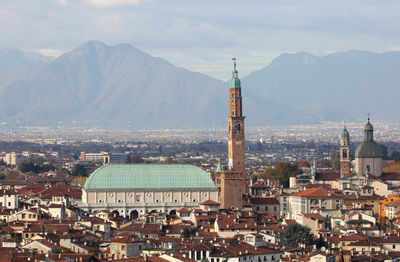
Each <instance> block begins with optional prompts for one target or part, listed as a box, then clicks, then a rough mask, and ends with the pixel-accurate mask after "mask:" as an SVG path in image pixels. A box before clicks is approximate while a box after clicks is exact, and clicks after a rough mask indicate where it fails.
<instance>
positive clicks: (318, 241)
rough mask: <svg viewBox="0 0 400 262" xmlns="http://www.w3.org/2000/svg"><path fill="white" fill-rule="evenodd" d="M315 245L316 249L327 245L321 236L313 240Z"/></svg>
mask: <svg viewBox="0 0 400 262" xmlns="http://www.w3.org/2000/svg"><path fill="white" fill-rule="evenodd" d="M315 245H316V247H317V248H318V249H321V247H327V244H326V242H325V241H324V239H323V238H322V237H321V236H320V237H319V238H318V239H317V240H316V241H315Z"/></svg>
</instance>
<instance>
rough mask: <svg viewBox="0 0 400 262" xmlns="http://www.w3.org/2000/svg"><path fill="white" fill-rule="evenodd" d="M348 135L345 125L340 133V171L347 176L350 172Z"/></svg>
mask: <svg viewBox="0 0 400 262" xmlns="http://www.w3.org/2000/svg"><path fill="white" fill-rule="evenodd" d="M350 162H351V159H350V135H349V132H348V131H347V128H346V126H344V129H343V131H342V134H341V135H340V172H341V174H343V175H345V176H347V175H350V173H351V163H350Z"/></svg>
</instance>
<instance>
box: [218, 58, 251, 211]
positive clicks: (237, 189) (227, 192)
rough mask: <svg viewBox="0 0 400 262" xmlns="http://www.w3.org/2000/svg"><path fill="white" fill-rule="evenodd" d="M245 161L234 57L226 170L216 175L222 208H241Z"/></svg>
mask: <svg viewBox="0 0 400 262" xmlns="http://www.w3.org/2000/svg"><path fill="white" fill-rule="evenodd" d="M245 161H246V159H245V144H244V116H243V112H242V90H241V86H240V79H239V77H238V71H237V70H236V59H235V58H234V59H233V72H232V79H231V80H230V81H229V115H228V170H225V171H221V172H220V173H218V174H217V176H216V186H217V187H218V188H219V190H220V200H221V208H223V209H227V208H235V209H242V208H243V195H244V194H246V193H247V192H246V178H245V177H246V170H245V168H246V163H245Z"/></svg>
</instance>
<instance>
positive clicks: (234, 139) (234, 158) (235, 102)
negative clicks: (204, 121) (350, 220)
mask: <svg viewBox="0 0 400 262" xmlns="http://www.w3.org/2000/svg"><path fill="white" fill-rule="evenodd" d="M228 164H229V169H230V170H232V171H235V172H240V173H242V174H245V167H246V163H245V144H244V116H243V112H242V88H241V85H240V79H239V77H238V71H237V70H236V59H235V58H233V72H232V79H231V80H230V81H229V116H228Z"/></svg>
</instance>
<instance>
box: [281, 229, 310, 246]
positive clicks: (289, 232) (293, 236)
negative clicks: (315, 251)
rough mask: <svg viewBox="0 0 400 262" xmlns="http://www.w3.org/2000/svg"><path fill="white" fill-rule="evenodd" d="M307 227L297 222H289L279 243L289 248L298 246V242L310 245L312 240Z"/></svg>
mask: <svg viewBox="0 0 400 262" xmlns="http://www.w3.org/2000/svg"><path fill="white" fill-rule="evenodd" d="M310 231H311V229H310V228H309V227H305V226H302V225H300V224H297V223H292V224H289V225H288V227H287V229H286V233H285V234H283V235H282V236H281V245H283V246H285V247H289V248H294V247H298V246H299V245H300V244H305V245H311V244H313V242H314V239H313V235H312V234H311V233H310Z"/></svg>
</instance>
